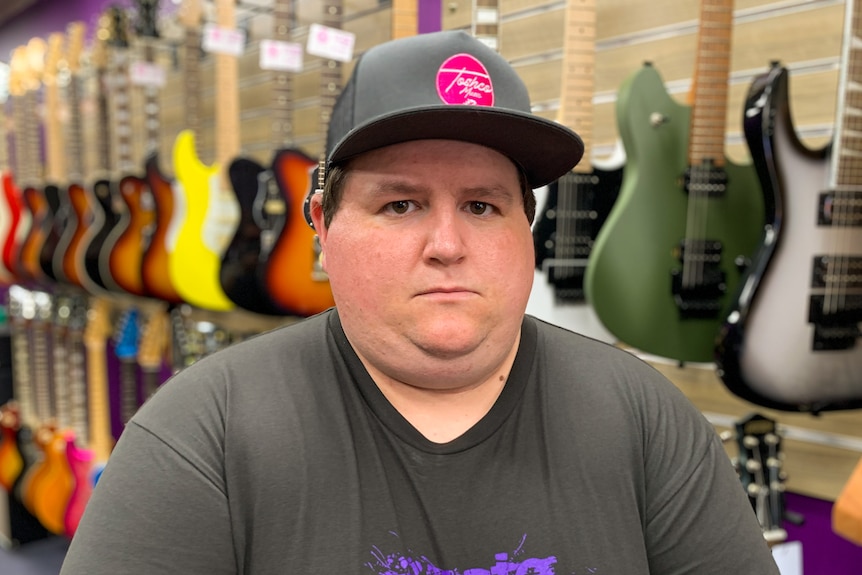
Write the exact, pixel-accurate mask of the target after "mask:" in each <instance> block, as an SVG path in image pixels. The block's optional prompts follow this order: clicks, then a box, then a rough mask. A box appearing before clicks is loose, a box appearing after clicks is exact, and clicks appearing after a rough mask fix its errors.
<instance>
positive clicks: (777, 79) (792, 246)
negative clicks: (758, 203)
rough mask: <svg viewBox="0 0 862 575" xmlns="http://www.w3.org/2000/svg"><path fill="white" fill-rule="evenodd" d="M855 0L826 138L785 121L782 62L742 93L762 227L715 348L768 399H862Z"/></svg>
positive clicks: (821, 406)
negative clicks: (802, 133)
mask: <svg viewBox="0 0 862 575" xmlns="http://www.w3.org/2000/svg"><path fill="white" fill-rule="evenodd" d="M860 18H862V0H848V1H847V3H846V16H845V36H844V52H843V64H842V69H841V73H840V82H839V100H838V102H839V107H838V110H837V118H836V121H835V126H836V130H835V135H834V137H833V141H832V145H831V146H828V147H827V148H825V149H822V150H816V151H815V150H809V149H808V148H806V147H805V145H804V144H803V143H802V142H801V141H800V140H799V138H798V136H797V135H796V132H795V130H794V128H793V124H792V119H791V113H790V105H789V100H788V73H787V69H786V68H783V67H781V66H779V65H775V66H773V67H772V69H771V70H769V71H768V72H767V73H766V74H764V75H761V76H760V77H758V78H757V79H756V80H755V81H754V83H753V84H752V86H751V89H750V90H749V93H748V97H747V102H746V110H745V116H744V128H745V137H746V140H747V142H748V145H749V149H750V150H751V155H752V157H753V159H754V163H755V166H756V167H757V173H758V175H759V176H760V181H761V185H762V186H763V190H764V194H765V197H766V207H767V210H766V216H767V217H766V225H765V227H764V228H763V233H762V235H761V238H762V240H761V242H762V243H761V245H760V247H759V248H758V250H757V252H756V253H755V255H754V257H753V259H752V265H751V267H750V271H749V273H748V274H747V275H746V277H745V279H744V282H743V285H744V289H742V290H740V297H739V298H738V299H737V301H736V302H735V305H734V307H733V308H732V309H731V310H730V312H729V313H728V314H727V316H726V317H727V319H726V321H725V323H724V326H723V328H722V330H721V335H720V338H719V344H718V346H717V348H716V363H717V365H718V367H719V375H720V376H721V378H722V380H723V381H724V382H725V384H726V385H727V387H728V388H729V389H730V390H731V391H733V392H734V393H736V394H737V395H739V396H741V397H743V398H745V399H747V400H749V401H752V402H754V403H757V404H760V405H764V406H767V407H772V408H777V409H786V410H799V411H810V412H818V411H824V410H832V409H858V408H860V407H862V345H860V336H862V332H860V329H859V326H860V322H862V135H860V131H859V95H858V94H859V85H860V83H862V54H860V48H859V43H860V42H862V19H860Z"/></svg>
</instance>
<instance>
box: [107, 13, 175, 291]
mask: <svg viewBox="0 0 862 575" xmlns="http://www.w3.org/2000/svg"><path fill="white" fill-rule="evenodd" d="M136 5H137V7H138V21H137V22H136V30H137V38H138V40H139V41H142V42H143V43H144V47H143V50H144V59H143V61H144V63H145V64H147V65H150V66H155V65H156V63H155V46H154V41H155V39H157V38H158V36H159V33H158V30H157V29H156V9H157V6H158V2H157V1H154V0H148V1H144V0H139V1H138V2H136ZM141 89H142V90H143V91H144V115H145V118H146V119H145V122H144V125H145V130H146V149H147V152H146V155H147V156H150V155H151V154H154V153H155V152H156V151H157V150H158V146H159V108H158V88H157V87H155V86H152V85H149V86H141ZM123 91H124V95H125V97H126V98H128V97H129V96H130V94H129V90H128V87H127V86H126V87H125V88H124V90H123ZM125 128H128V129H129V132H131V123H130V122H127V123H126V125H125V126H123V129H125ZM118 133H120V134H122V133H123V132H122V131H120V129H118ZM130 143H131V141H129V145H130ZM120 161H121V162H128V166H127V167H128V168H131V166H132V165H133V164H132V161H131V154H129V155H128V156H127V157H123V158H122V159H121V160H120ZM124 173H126V174H128V171H126V170H125V169H124ZM158 175H159V171H158V164H155V165H146V163H145V170H144V175H143V177H140V176H138V175H134V174H128V175H126V176H125V177H124V178H122V180H121V181H120V194H121V195H122V197H123V201H124V202H125V203H126V209H127V210H128V213H129V221H128V224H127V225H126V227H125V229H123V230H122V232H121V233H120V234H119V236H118V237H117V240H116V242H115V243H114V246H113V248H112V249H111V253H110V255H109V265H110V269H111V275H112V276H113V277H114V279H115V280H116V282H117V285H119V286H120V287H121V288H122V289H124V290H125V291H127V292H129V293H131V294H133V295H137V296H145V295H148V294H147V291H146V287H145V286H144V278H143V267H142V264H143V257H144V252H145V251H146V248H147V245H148V244H149V241H150V235H151V234H152V228H153V226H154V225H155V219H156V213H155V205H154V199H153V193H152V190H151V188H150V177H151V176H152V177H154V178H155V177H156V176H158ZM157 181H158V182H164V181H165V180H164V178H163V177H162V178H159V179H157Z"/></svg>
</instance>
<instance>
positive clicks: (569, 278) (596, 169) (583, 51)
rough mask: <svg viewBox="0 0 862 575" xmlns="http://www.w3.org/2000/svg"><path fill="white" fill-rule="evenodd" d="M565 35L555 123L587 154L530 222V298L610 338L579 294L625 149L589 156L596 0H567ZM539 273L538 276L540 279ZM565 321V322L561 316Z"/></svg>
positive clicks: (580, 328)
mask: <svg viewBox="0 0 862 575" xmlns="http://www.w3.org/2000/svg"><path fill="white" fill-rule="evenodd" d="M565 18H566V21H565V25H564V32H563V63H562V71H563V75H562V81H561V82H562V85H561V94H560V110H559V112H558V119H557V121H558V122H560V123H561V124H563V125H564V126H568V127H569V128H572V129H573V130H575V131H576V132H577V133H578V135H580V136H581V139H582V140H583V142H584V156H583V159H582V160H581V161H580V162H579V163H578V165H577V166H575V168H574V169H573V170H572V171H571V172H569V173H567V174H565V175H563V176H562V177H560V178H559V179H558V180H557V181H555V182H553V183H551V184H550V185H549V186H548V188H547V193H546V196H545V202H544V205H543V207H542V208H541V209H540V210H539V211H538V213H537V219H536V222H535V224H534V225H533V244H534V246H535V251H536V269H537V270H540V271H541V274H537V275H536V280H537V281H535V282H534V284H533V286H534V287H533V289H534V294H533V296H532V298H531V299H532V300H533V301H534V302H538V301H542V302H551V305H552V306H553V308H552V309H553V311H552V312H551V313H552V317H553V318H554V321H555V322H557V323H560V322H562V321H565V324H566V326H567V327H571V328H572V329H574V330H575V331H577V332H579V333H583V334H585V335H588V336H590V337H593V338H596V339H601V340H603V341H607V342H612V341H613V340H614V337H613V336H612V335H611V334H610V333H609V332H608V331H607V330H606V329H605V328H604V327H603V326H602V324H601V322H600V321H599V319H598V318H597V317H596V315H595V312H594V311H593V308H592V307H591V306H590V305H589V304H588V303H587V302H586V298H585V296H584V274H585V273H586V269H587V264H588V262H589V257H590V253H591V252H592V248H593V243H594V242H595V239H596V236H597V235H598V232H599V230H600V229H601V227H602V225H603V224H604V222H605V220H606V219H607V217H608V214H609V213H610V210H611V208H612V207H613V204H614V201H615V200H616V198H617V195H618V194H619V188H620V184H621V182H622V174H623V168H622V164H621V163H620V162H619V159H620V158H619V157H618V156H620V155H622V154H619V155H617V156H613V157H611V158H609V159H607V160H604V161H603V162H596V161H592V163H591V160H590V158H591V150H592V139H593V138H592V135H593V101H592V94H593V93H594V92H595V77H594V75H595V74H594V70H595V58H596V57H595V33H596V2H595V0H589V1H577V2H575V1H574V0H570V1H569V2H567V4H566V11H565ZM540 276H541V277H540ZM563 318H565V320H563Z"/></svg>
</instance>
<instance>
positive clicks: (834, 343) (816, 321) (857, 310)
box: [808, 255, 862, 351]
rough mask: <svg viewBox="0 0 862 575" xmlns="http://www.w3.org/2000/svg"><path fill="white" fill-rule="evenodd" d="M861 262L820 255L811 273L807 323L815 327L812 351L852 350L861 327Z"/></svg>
mask: <svg viewBox="0 0 862 575" xmlns="http://www.w3.org/2000/svg"><path fill="white" fill-rule="evenodd" d="M860 273H862V258H860V257H856V256H840V255H829V256H827V255H818V256H815V257H814V261H813V265H812V272H811V288H812V293H811V295H810V296H809V299H808V322H809V323H811V324H813V325H814V337H813V339H812V342H811V349H812V350H814V351H830V350H831V351H835V350H842V349H851V348H853V347H855V346H856V340H857V339H859V337H860V335H862V333H860V329H859V324H860V323H862V279H860V278H862V275H860Z"/></svg>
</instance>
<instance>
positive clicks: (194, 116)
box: [183, 26, 201, 134]
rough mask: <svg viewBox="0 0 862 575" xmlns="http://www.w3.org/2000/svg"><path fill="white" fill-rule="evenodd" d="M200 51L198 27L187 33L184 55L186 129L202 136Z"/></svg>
mask: <svg viewBox="0 0 862 575" xmlns="http://www.w3.org/2000/svg"><path fill="white" fill-rule="evenodd" d="M200 51H201V33H200V30H199V29H198V28H197V27H196V26H188V27H187V28H186V31H185V48H184V53H183V78H184V79H185V82H184V83H183V97H184V98H185V114H186V118H185V122H186V127H187V128H188V129H189V130H191V131H192V132H194V133H195V134H200V125H201V122H200V82H201V80H200Z"/></svg>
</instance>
